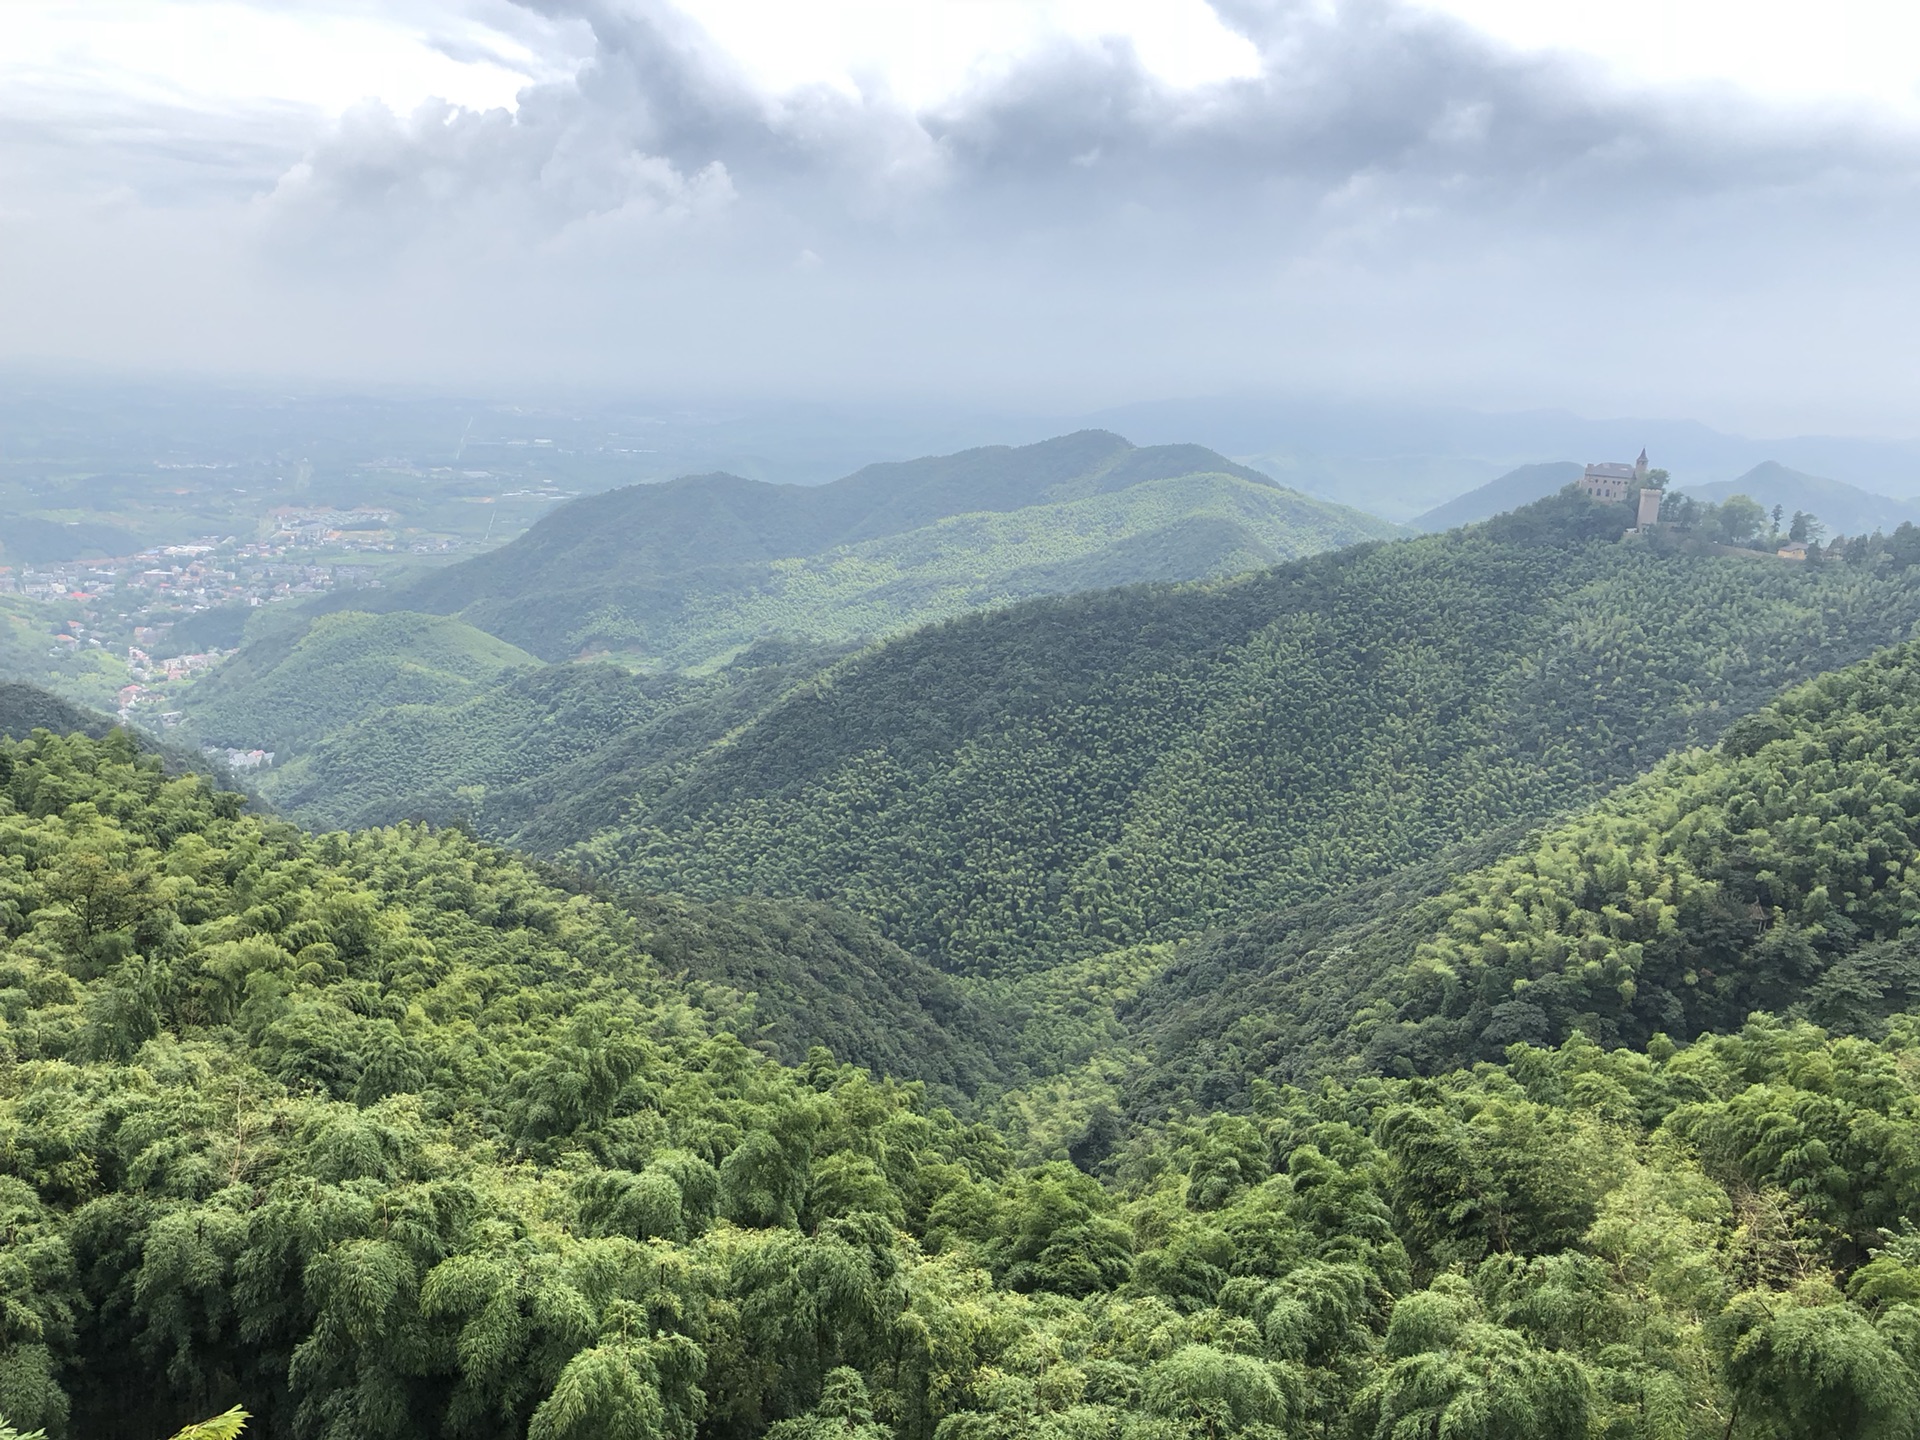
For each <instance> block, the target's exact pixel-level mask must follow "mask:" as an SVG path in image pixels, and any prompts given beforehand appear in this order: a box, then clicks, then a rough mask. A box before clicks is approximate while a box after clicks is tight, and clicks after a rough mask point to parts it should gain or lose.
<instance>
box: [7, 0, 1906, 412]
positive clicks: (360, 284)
mask: <svg viewBox="0 0 1920 1440" xmlns="http://www.w3.org/2000/svg"><path fill="white" fill-rule="evenodd" d="M1215 8H1216V10H1217V11H1218V13H1219V14H1220V15H1221V17H1222V19H1223V20H1224V21H1225V22H1226V23H1227V24H1228V25H1229V26H1231V27H1232V28H1234V29H1235V30H1238V31H1239V32H1241V33H1243V34H1244V35H1246V36H1247V37H1248V38H1249V40H1251V41H1252V43H1253V44H1254V46H1255V47H1256V48H1257V50H1258V52H1259V55H1260V61H1261V66H1260V73H1259V74H1258V75H1256V76H1253V77H1250V78H1242V79H1231V80H1226V81H1222V82H1219V83H1214V84H1208V85H1202V86H1197V87H1186V88H1179V87H1174V86H1171V85H1169V84H1167V83H1166V82H1165V81H1163V80H1160V79H1158V78H1156V77H1155V76H1154V74H1153V73H1152V72H1150V71H1149V70H1148V69H1147V67H1146V66H1144V65H1143V64H1142V63H1141V61H1140V59H1139V57H1138V56H1137V55H1135V54H1134V53H1133V51H1132V50H1131V48H1130V47H1128V46H1127V45H1126V44H1125V43H1123V42H1120V41H1101V42H1074V41H1068V40H1065V39H1062V40H1060V41H1059V42H1057V43H1055V44H1053V45H1051V46H1048V47H1046V48H1044V49H1042V50H1040V51H1037V52H1034V53H1030V54H1027V55H1025V56H1023V57H1022V58H1021V59H1020V60H1019V61H1018V63H1015V64H1011V65H1007V66H1001V67H997V68H996V69H995V70H993V71H992V72H991V73H988V74H983V75H981V76H979V77H978V78H977V79H976V81H975V82H974V83H973V84H971V85H969V86H968V87H966V88H964V89H963V90H961V91H960V92H958V93H956V94H954V95H951V96H949V97H947V98H945V99H943V100H942V101H940V102H939V103H938V104H936V105H934V106H932V107H930V108H918V109H916V108H914V107H911V106H909V105H907V104H906V103H904V102H902V101H901V100H900V99H899V98H897V97H896V96H894V95H893V94H891V93H890V92H889V91H888V90H887V89H886V88H885V86H884V84H882V83H878V82H876V83H874V84H873V85H871V86H869V87H867V88H865V89H862V90H857V91H849V89H847V88H846V87H844V86H828V85H819V86H813V87H806V88H801V89H798V90H794V91H791V92H787V93H780V94H772V93H767V92H766V91H764V90H762V89H760V88H758V87H756V86H755V85H754V84H753V83H752V81H751V80H750V79H749V78H748V76H747V73H746V72H745V70H744V69H743V68H742V67H741V66H740V65H739V64H738V63H737V62H736V61H735V60H734V59H733V58H732V57H730V56H729V55H728V54H726V53H725V52H724V51H722V50H721V49H720V48H719V47H718V46H717V45H716V44H715V43H714V42H713V41H712V40H711V39H710V38H709V37H708V36H707V35H706V34H705V32H703V31H702V30H701V29H700V28H699V27H698V26H697V25H696V24H695V23H693V21H692V20H690V19H689V18H688V17H687V16H686V15H685V14H684V13H683V12H681V11H679V10H678V9H676V8H674V7H672V6H670V5H667V4H665V3H662V0H528V3H527V4H526V5H525V7H524V19H525V21H526V27H527V28H526V30H525V33H526V34H528V35H534V36H545V37H548V38H549V39H550V41H551V42H552V43H555V44H561V43H564V44H565V45H566V46H568V47H573V48H575V49H577V50H578V51H579V52H580V54H581V55H582V56H584V63H580V64H579V65H578V69H577V72H576V73H573V74H571V75H570V76H567V77H566V78H561V79H549V80H546V81H543V82H541V83H537V84H533V85H531V86H529V87H528V88H527V89H526V90H524V91H523V92H522V93H521V95H520V97H519V102H518V105H517V108H516V109H515V110H514V111H512V112H509V111H506V110H490V111H474V110H467V109H460V108H457V107H454V106H451V105H448V104H445V103H428V104H425V105H422V106H421V107H420V108H419V109H417V110H415V111H414V112H412V113H411V114H407V115H395V114H393V113H391V112H390V111H388V110H387V109H386V108H385V107H383V106H380V105H378V104H367V105H362V106H358V107H355V108H353V109H351V110H349V111H348V112H347V113H346V114H345V115H344V116H341V117H339V118H338V119H337V120H324V119H322V120H316V119H315V118H313V117H306V118H304V119H303V118H302V117H301V116H298V115H293V114H281V113H273V114H264V115H263V114H251V115H242V116H224V117H223V116H218V115H211V116H210V115H208V114H206V113H204V112H199V111H194V112H189V111H186V110H180V111H177V112H172V113H169V112H166V111H165V110H164V109H163V108H157V107H152V106H149V107H148V108H147V109H146V110H145V111H140V112H137V113H131V112H130V113H127V114H123V115H120V116H117V117H111V116H109V117H107V118H106V119H103V118H102V116H101V115H100V114H95V115H92V116H86V117H79V118H77V119H76V118H75V117H66V118H64V119H62V118H61V117H58V116H55V117H48V116H45V115H42V116H39V117H36V116H34V115H30V114H15V115H13V116H11V117H9V118H7V119H6V120H4V121H0V124H4V126H5V128H4V129H0V165H4V166H5V167H6V171H7V173H8V174H10V176H11V178H12V179H13V181H14V183H13V184H12V185H11V186H10V189H11V191H12V193H13V194H14V195H15V196H16V200H15V202H14V203H12V204H10V205H8V206H7V207H6V208H5V210H4V211H0V245H4V246H5V248H6V251H7V252H8V253H9V254H10V255H11V256H12V257H14V259H15V260H16V261H20V260H24V261H25V262H27V265H28V267H29V268H28V271H27V272H26V275H27V277H30V278H23V275H22V271H21V268H20V265H19V264H18V263H15V264H10V265H9V266H8V267H7V268H8V271H9V276H10V278H7V279H4V280H0V322H4V323H5V326H6V329H7V331H8V333H9V335H10V337H11V339H10V340H9V342H8V343H10V344H11V345H12V346H13V347H14V350H15V353H24V352H38V353H51V354H74V355H85V356H90V357H92V358H97V359H107V360H113V359H120V360H124V361H127V362H131V363H142V364H152V363H156V362H163V361H165V360H166V359H167V358H168V356H169V355H172V356H175V357H177V358H178V359H179V360H180V361H181V362H182V363H186V364H190V365H198V366H207V367H214V368H234V367H239V366H249V365H251V366H258V367H263V368H270V369H274V370H278V371H282V372H286V373H301V372H303V371H304V372H307V373H316V372H318V373H331V374H339V375H359V376H364V377H367V378H390V379H391V378H408V379H418V380H421V381H426V382H429V383H435V382H438V383H472V382H474V381H479V380H499V381H503V382H508V383H512V382H517V381H524V380H527V379H529V378H548V379H554V380H559V381H563V382H574V383H591V384H596V385H601V386H606V387H610V388H653V389H661V388H678V389H682V390H686V391H690V392H693V391H697V392H705V393H727V392H729V391H731V392H734V393H742V394H747V393H752V394H783V393H784V394H813V395H846V394H855V393H859V394H871V393H874V392H876V391H885V392H892V393H901V394H918V395H927V394H941V393H946V394H955V395H959V396H963V397H965V398H968V399H979V400H992V401H995V402H999V403H1005V402H1006V401H1008V400H1017V399H1022V398H1025V399H1030V400H1032V401H1033V402H1034V403H1037V404H1040V403H1044V404H1053V405H1059V404H1076V403H1084V404H1101V403H1118V402H1122V401H1126V400H1130V399H1135V398H1143V397H1147V396H1151V395H1155V394H1170V393H1195V392H1199V391H1204V390H1219V389H1255V388H1260V387H1264V386H1282V387H1293V388H1298V387H1301V386H1321V387H1324V388H1328V389H1334V390H1343V391H1347V392H1353V393H1367V392H1372V393H1379V394H1417V395H1421V396H1425V397H1429V398H1439V399H1449V400H1463V401H1467V402H1469V403H1475V404H1480V405H1485V406H1490V407H1500V406H1516V405H1526V404H1536V403H1557V404H1567V405H1571V406H1573V407H1574V408H1577V409H1582V410H1587V411H1596V410H1605V409H1608V408H1613V407H1618V408H1637V409H1639V410H1641V411H1647V410H1650V409H1651V410H1655V411H1664V412H1668V413H1673V412H1677V411H1686V410H1691V411H1695V412H1702V413H1709V414H1713V415H1715V416H1716V417H1719V418H1723V419H1726V420H1729V421H1731V422H1733V423H1739V424H1743V425H1747V426H1749V427H1753V428H1762V429H1784V428H1790V427H1796V426H1801V425H1805V424H1809V423H1812V424H1820V423H1828V424H1836V423H1837V424H1856V425H1868V426H1871V427H1873V428H1887V429H1895V430H1899V429H1911V428H1920V415H1916V414H1914V413H1913V410H1912V404H1913V402H1912V401H1911V400H1909V399H1908V398H1907V396H1908V394H1909V392H1910V391H1911V390H1912V382H1913V380H1914V378H1915V375H1914V369H1915V363H1914V362H1915V352H1914V348H1913V342H1912V341H1911V339H1910V338H1909V337H1910V336H1911V335H1912V334H1914V333H1916V322H1920V313H1916V311H1917V310H1920V306H1917V305H1916V303H1915V299H1916V297H1915V293H1914V288H1913V286H1912V285H1911V283H1910V282H1909V281H1908V280H1907V278H1906V276H1905V275H1904V273H1903V272H1904V270H1905V267H1906V260H1905V256H1906V254H1907V253H1908V252H1909V251H1910V250H1911V248H1912V242H1913V238H1914V237H1913V230H1914V221H1915V219H1916V206H1915V180H1916V178H1917V177H1920V137H1916V136H1915V135H1914V134H1913V133H1911V132H1910V131H1909V130H1908V129H1907V128H1906V126H1905V123H1904V122H1902V121H1899V120H1897V119H1895V118H1893V117H1891V116H1887V115H1880V114H1875V113H1871V112H1868V111H1865V110H1860V111H1856V112H1847V111H1841V110H1836V109H1833V108H1831V107H1829V108H1826V109H1823V110H1813V109H1810V108H1808V107H1806V106H1786V105H1771V104H1768V103H1766V102H1765V101H1764V100H1763V99H1756V98H1753V97H1749V96H1743V95H1740V94H1737V93H1735V92H1732V91H1730V90H1729V91H1703V90H1697V89H1696V90H1691V91H1676V90H1672V89H1663V90H1654V89H1644V90H1633V89H1628V88H1623V87H1622V86H1620V85H1619V84H1618V83H1616V82H1613V81H1609V80H1608V79H1606V78H1605V77H1604V76H1601V75H1598V74H1596V73H1594V72H1593V70H1592V69H1591V67H1588V66H1584V65H1582V64H1581V63H1580V62H1579V61H1578V60H1577V59H1575V58H1573V57H1567V56H1553V55H1544V56H1543V55H1521V54H1519V53H1516V52H1512V51H1509V50H1505V49H1502V48H1501V47H1500V46H1498V45H1496V44H1495V43H1493V42H1491V41H1489V40H1487V39H1485V38H1483V37H1481V36H1479V35H1477V34H1476V33H1475V32H1473V31H1471V30H1469V29H1468V28H1466V27H1465V26H1463V25H1461V24H1459V23H1458V22H1455V21H1451V20H1448V19H1446V18H1445V17H1443V16H1439V15H1435V14H1433V13H1430V12H1427V11H1423V10H1416V9H1412V8H1409V7H1406V6H1403V5H1401V4H1398V3H1396V0H1339V3H1327V0H1216V5H1215ZM553 68H555V69H556V70H563V69H564V67H561V66H559V65H558V64H557V63H556V65H555V67H553ZM109 121H110V122H111V123H109ZM103 127H105V129H104V131H103ZM103 134H104V140H103ZM83 142H84V144H83ZM80 154H87V155H90V156H92V157H94V158H93V159H92V160H91V161H90V162H89V163H90V165H91V169H90V170H85V169H83V170H75V169H74V168H72V167H70V166H68V165H66V164H64V163H63V161H64V160H65V159H66V158H67V157H68V156H70V155H80ZM115 167H119V168H120V171H121V172H122V173H116V169H115ZM0 178H4V177H0ZM1770 419H1771V420H1772V421H1773V422H1774V423H1769V420H1770Z"/></svg>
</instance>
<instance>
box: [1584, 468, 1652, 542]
mask: <svg viewBox="0 0 1920 1440" xmlns="http://www.w3.org/2000/svg"><path fill="white" fill-rule="evenodd" d="M1647 474H1648V471H1647V452H1646V450H1645V449H1644V448H1643V449H1642V450H1641V451H1640V458H1639V459H1638V460H1635V461H1634V462H1633V463H1632V464H1631V465H1617V464H1614V463H1612V462H1610V461H1603V462H1601V463H1600V464H1598V465H1589V466H1587V469H1586V473H1585V474H1584V475H1582V476H1581V477H1580V489H1581V490H1582V491H1583V492H1585V493H1586V494H1588V495H1591V496H1592V497H1593V498H1594V499H1596V500H1598V501H1600V502H1601V503H1602V504H1603V505H1620V504H1623V503H1625V501H1626V499H1627V497H1628V496H1629V495H1630V494H1632V493H1633V492H1634V491H1635V490H1638V491H1639V492H1640V507H1639V513H1638V514H1637V515H1636V516H1635V517H1634V528H1635V529H1637V530H1647V529H1650V528H1652V527H1653V526H1654V525H1655V524H1656V523H1658V521H1659V519H1660V502H1661V501H1662V500H1663V499H1665V498H1666V496H1665V494H1664V492H1662V491H1661V490H1660V489H1658V488H1657V487H1655V486H1652V485H1649V484H1648V483H1647Z"/></svg>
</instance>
